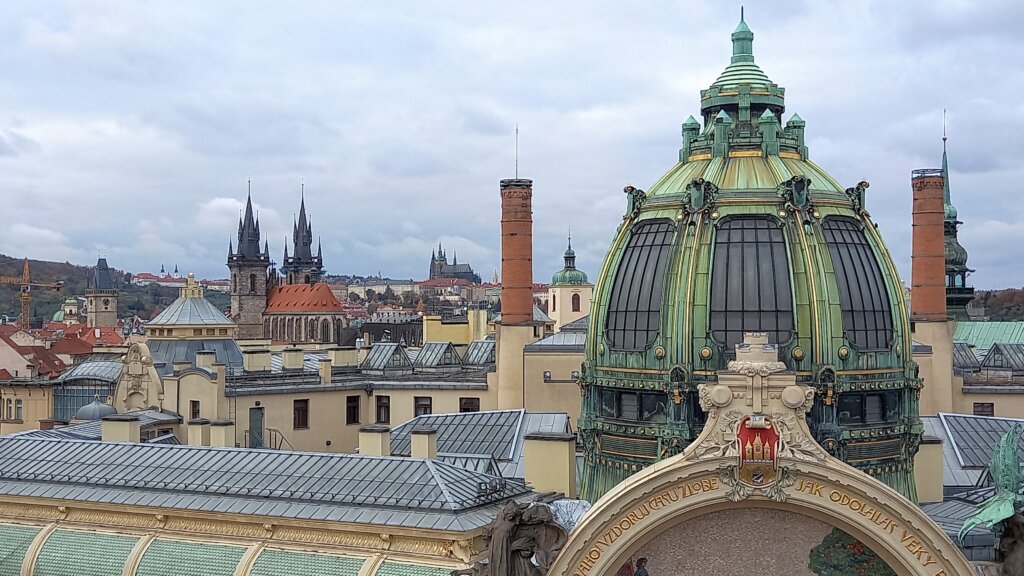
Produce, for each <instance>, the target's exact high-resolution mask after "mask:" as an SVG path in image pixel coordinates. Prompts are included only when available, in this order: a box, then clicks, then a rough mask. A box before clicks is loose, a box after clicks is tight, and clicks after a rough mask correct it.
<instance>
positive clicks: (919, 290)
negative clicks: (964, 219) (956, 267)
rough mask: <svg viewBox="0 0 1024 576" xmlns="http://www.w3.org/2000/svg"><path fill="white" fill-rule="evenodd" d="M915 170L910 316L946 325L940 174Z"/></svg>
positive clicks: (944, 259) (944, 255) (942, 180)
mask: <svg viewBox="0 0 1024 576" xmlns="http://www.w3.org/2000/svg"><path fill="white" fill-rule="evenodd" d="M936 172H937V171H932V170H922V171H920V172H918V171H915V173H914V174H913V176H912V177H911V187H912V188H913V190H914V223H913V226H914V230H913V252H912V257H911V273H910V282H911V287H910V291H911V295H910V317H911V319H912V320H921V321H926V322H929V321H930V322H944V321H946V320H947V314H946V252H945V238H944V237H943V224H944V222H943V220H944V215H945V206H944V194H943V185H944V183H945V180H944V178H943V176H942V175H941V174H940V173H936Z"/></svg>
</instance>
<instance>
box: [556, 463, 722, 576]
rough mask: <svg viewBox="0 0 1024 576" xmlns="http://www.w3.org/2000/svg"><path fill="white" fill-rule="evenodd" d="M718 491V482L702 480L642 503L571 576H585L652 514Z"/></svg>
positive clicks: (599, 542)
mask: <svg viewBox="0 0 1024 576" xmlns="http://www.w3.org/2000/svg"><path fill="white" fill-rule="evenodd" d="M718 489H719V484H718V478H704V479H701V480H689V481H687V482H685V483H683V484H681V485H679V486H673V487H672V488H669V489H668V490H666V491H664V492H662V493H661V494H655V495H654V496H651V497H650V498H648V499H647V501H645V502H641V503H640V505H639V506H637V507H636V508H634V509H632V510H630V511H629V512H627V513H626V514H625V515H623V516H619V518H617V519H616V520H615V521H614V523H613V524H612V527H611V529H609V530H608V531H607V532H605V533H604V534H602V535H601V536H599V537H598V538H597V540H595V541H594V545H593V546H592V547H591V548H590V549H589V550H587V553H586V554H584V557H583V560H581V561H580V562H579V564H577V565H576V570H574V571H573V576H588V575H589V574H590V571H591V570H593V568H594V566H595V565H597V561H598V560H599V559H600V558H601V555H602V554H603V553H604V551H605V550H606V549H608V548H609V547H610V546H611V545H612V544H613V543H614V542H615V541H616V540H618V539H619V537H621V536H622V535H623V534H624V533H626V531H628V530H630V529H631V528H633V527H634V526H636V525H637V524H639V523H640V522H642V521H643V519H644V518H647V517H648V516H650V515H651V512H654V511H655V510H660V509H661V508H664V507H666V506H669V505H671V504H675V503H677V502H679V501H680V500H682V499H685V498H689V497H691V496H696V495H697V494H701V493H704V492H713V491H715V490H718Z"/></svg>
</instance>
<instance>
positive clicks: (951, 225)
mask: <svg viewBox="0 0 1024 576" xmlns="http://www.w3.org/2000/svg"><path fill="white" fill-rule="evenodd" d="M942 195H943V209H944V210H943V211H944V221H943V226H942V235H943V241H944V253H945V258H946V310H947V311H948V313H949V315H950V316H952V317H953V318H954V319H956V320H969V319H970V317H969V316H968V314H967V305H968V304H969V303H970V301H971V300H973V299H974V287H972V286H968V284H967V276H968V275H970V274H971V272H974V270H971V269H970V268H968V267H967V250H966V249H965V248H964V247H963V246H962V245H961V244H960V240H959V239H958V238H957V232H958V229H959V228H960V224H961V222H960V221H959V220H957V211H956V207H955V206H953V200H952V196H951V195H950V191H949V158H948V156H947V154H946V136H945V134H943V136H942Z"/></svg>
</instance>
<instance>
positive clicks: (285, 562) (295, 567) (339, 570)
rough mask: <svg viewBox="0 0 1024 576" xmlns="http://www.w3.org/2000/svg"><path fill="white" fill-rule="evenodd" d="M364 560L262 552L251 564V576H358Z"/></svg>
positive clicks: (280, 551) (287, 552)
mask: <svg viewBox="0 0 1024 576" xmlns="http://www.w3.org/2000/svg"><path fill="white" fill-rule="evenodd" d="M364 562H365V559H364V558H347V557H343V556H329V555H327V554H308V553H305V552H289V551H286V550H264V551H263V552H261V553H260V555H259V556H258V557H257V558H256V562H255V563H253V566H252V570H251V571H250V572H249V574H251V576H280V575H283V574H287V575H288V576H358V574H359V569H360V568H362V567H363V563H364Z"/></svg>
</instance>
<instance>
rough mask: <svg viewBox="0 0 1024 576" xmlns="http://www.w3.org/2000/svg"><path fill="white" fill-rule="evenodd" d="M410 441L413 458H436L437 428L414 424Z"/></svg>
mask: <svg viewBox="0 0 1024 576" xmlns="http://www.w3.org/2000/svg"><path fill="white" fill-rule="evenodd" d="M411 441H412V457H413V458H419V459H422V460H436V459H437V428H431V427H429V426H416V427H414V428H413V429H412V431H411Z"/></svg>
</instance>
